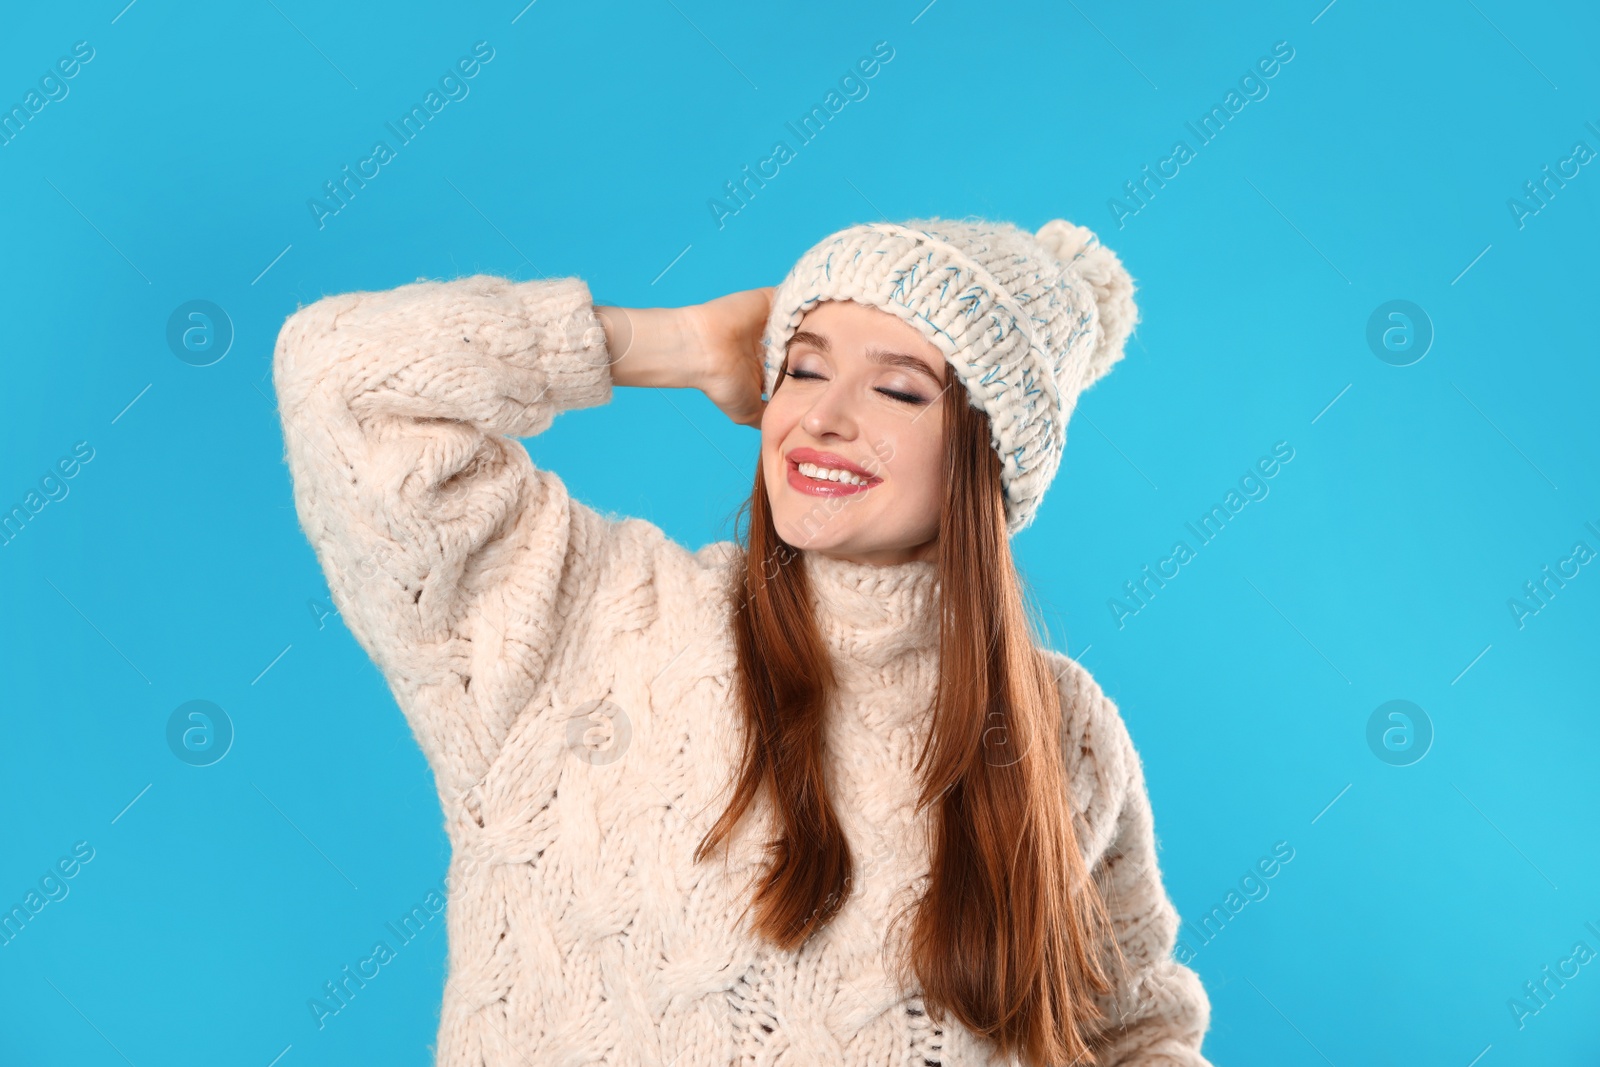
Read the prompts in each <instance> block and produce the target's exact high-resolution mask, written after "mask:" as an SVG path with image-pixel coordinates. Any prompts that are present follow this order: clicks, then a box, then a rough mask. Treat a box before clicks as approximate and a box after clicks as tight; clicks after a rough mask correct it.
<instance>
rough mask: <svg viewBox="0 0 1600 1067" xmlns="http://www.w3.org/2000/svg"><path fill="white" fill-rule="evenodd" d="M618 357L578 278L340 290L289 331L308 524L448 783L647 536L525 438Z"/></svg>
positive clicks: (332, 578) (490, 751) (283, 352)
mask: <svg viewBox="0 0 1600 1067" xmlns="http://www.w3.org/2000/svg"><path fill="white" fill-rule="evenodd" d="M610 363H611V355H610V352H609V350H608V346H607V336H606V330H605V326H604V324H603V323H602V321H601V319H600V318H599V317H597V315H596V313H595V309H594V307H593V305H592V304H591V302H590V294H589V289H588V287H587V285H586V284H585V283H584V282H583V281H582V280H580V279H578V278H555V279H547V280H541V281H531V282H512V281H509V280H507V279H503V278H497V277H493V276H489V275H475V276H473V277H468V278H462V279H459V280H455V281H446V282H439V281H418V282H414V283H411V284H408V285H402V286H400V287H398V288H396V289H391V290H387V291H382V292H353V293H344V294H340V295H337V296H328V297H324V298H323V299H321V300H318V301H317V302H315V303H313V304H311V305H309V306H307V307H304V308H301V309H300V310H298V311H296V312H295V313H294V314H293V315H291V316H289V318H288V320H287V321H286V322H285V323H284V325H283V327H282V329H281V331H280V332H279V335H278V341H277V346H276V350H275V352H274V357H273V376H274V383H275V385H276V388H277V392H278V407H279V411H280V414H281V416H282V420H283V425H284V446H285V450H286V459H287V461H288V465H289V470H290V473H291V476H292V478H293V482H294V498H295V505H296V508H297V511H298V513H299V516H300V521H301V524H302V526H303V527H304V529H305V531H306V534H307V537H308V538H309V539H310V541H311V544H312V546H313V548H314V549H315V551H316V553H317V557H318V559H319V561H320V562H321V564H322V567H323V570H324V573H325V575H326V577H327V580H328V587H329V591H330V593H331V594H332V597H333V601H334V604H335V606H336V607H337V608H338V610H339V612H340V614H341V615H342V616H343V618H344V621H345V624H346V625H347V626H348V627H349V629H350V631H351V633H352V634H353V635H354V636H355V637H356V639H357V641H358V642H359V643H360V644H361V645H362V647H363V648H364V649H365V650H366V651H367V652H368V654H369V655H370V656H371V657H372V658H373V660H374V662H375V663H376V664H377V665H378V666H379V668H380V669H381V670H382V671H383V673H384V675H385V677H386V679H387V680H388V681H389V683H390V686H391V688H392V689H393V691H394V693H395V695H396V698H397V700H398V702H399V703H400V705H401V708H402V710H403V711H404V712H405V714H406V716H407V719H408V721H409V722H410V723H411V726H412V729H413V732H414V734H415V735H416V737H417V741H418V743H419V745H420V746H421V747H422V750H423V752H424V754H425V755H426V756H427V758H428V761H429V763H430V764H431V765H432V766H433V768H434V771H435V774H436V776H437V777H438V778H439V780H440V781H439V785H440V788H441V791H446V790H451V791H454V790H460V789H463V788H466V787H467V786H469V785H470V784H471V783H472V782H474V781H476V780H477V778H478V776H480V775H481V774H482V773H483V771H484V770H485V769H486V767H487V765H488V763H489V761H490V760H492V758H493V756H494V754H495V752H496V751H497V750H498V748H499V745H500V743H501V742H502V741H503V740H504V738H505V735H506V732H507V730H508V729H509V728H510V726H511V723H512V720H513V719H514V718H515V716H516V715H517V714H518V712H519V711H520V710H521V709H522V708H523V707H525V706H526V705H527V703H528V701H529V699H530V698H531V696H532V693H533V690H534V688H535V687H536V685H537V684H538V683H539V681H540V680H541V677H542V674H543V672H544V670H545V668H546V666H547V665H548V660H549V657H550V656H551V654H552V651H553V650H554V649H555V647H556V644H557V638H558V636H559V632H560V629H561V627H562V626H563V625H564V620H566V619H569V618H571V617H572V614H573V613H574V612H575V611H578V610H581V606H582V601H583V599H584V598H585V597H586V596H588V595H590V593H592V590H593V589H594V587H595V584H596V583H595V574H596V572H597V570H598V569H599V568H601V567H602V566H604V565H605V564H606V561H607V559H608V557H615V556H616V555H617V554H619V553H622V552H625V551H627V550H628V548H629V544H630V541H631V540H637V539H636V538H630V537H629V536H628V534H629V533H630V531H628V530H627V529H625V528H624V526H625V523H623V522H617V521H615V520H610V519H604V518H602V517H600V516H599V515H598V514H596V513H595V512H593V511H591V510H590V509H589V508H587V507H585V506H583V505H582V504H580V503H578V502H577V501H574V500H572V499H571V498H570V497H569V496H568V494H567V491H566V488H565V486H564V485H563V484H562V482H561V480H560V479H559V478H558V477H557V476H556V475H554V474H552V473H551V472H549V471H545V470H540V469H537V468H535V467H534V465H533V463H532V461H531V459H530V458H529V456H528V452H527V450H526V449H525V448H524V447H523V446H522V445H521V444H520V443H519V442H518V441H516V440H515V438H517V437H527V436H531V435H534V434H538V433H540V432H542V431H544V430H545V429H546V428H548V427H549V426H550V424H551V422H552V420H553V419H554V418H555V416H556V415H557V414H558V413H559V412H561V411H563V410H567V409H573V408H586V407H593V406H596V405H599V404H604V403H606V402H608V401H609V400H610V399H611V395H612V386H613V381H612V376H611V368H610ZM633 521H634V522H636V523H638V522H639V520H633Z"/></svg>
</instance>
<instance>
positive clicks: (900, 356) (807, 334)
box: [783, 330, 943, 385]
mask: <svg viewBox="0 0 1600 1067" xmlns="http://www.w3.org/2000/svg"><path fill="white" fill-rule="evenodd" d="M797 344H804V345H810V346H811V347H812V348H815V349H816V350H817V351H819V352H821V353H822V354H823V355H825V356H826V355H830V354H831V353H832V346H831V345H830V344H829V343H828V339H827V338H826V337H824V336H822V335H821V334H820V333H813V332H811V331H810V330H796V331H795V333H794V336H792V337H790V338H789V340H788V343H787V344H785V345H784V346H783V350H784V352H785V354H787V353H788V351H789V348H790V347H791V346H793V345H797ZM865 354H866V357H867V360H868V362H871V363H876V364H879V365H880V366H886V367H904V368H906V369H907V370H914V371H921V372H922V373H923V374H925V375H927V376H928V377H929V378H931V379H933V383H934V384H935V385H941V384H943V383H942V382H940V381H939V376H938V375H937V374H935V373H934V372H933V370H932V369H930V368H929V366H928V363H927V361H926V360H924V359H922V358H921V357H918V356H913V355H911V354H910V353H909V352H890V351H887V350H885V349H882V348H877V347H871V348H868V349H867V351H866V353H865Z"/></svg>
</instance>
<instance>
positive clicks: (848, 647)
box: [801, 550, 939, 680]
mask: <svg viewBox="0 0 1600 1067" xmlns="http://www.w3.org/2000/svg"><path fill="white" fill-rule="evenodd" d="M801 556H802V557H803V558H804V560H805V565H806V577H807V579H808V580H809V583H810V587H811V599H812V604H813V607H814V608H815V610H816V612H817V627H818V629H819V630H820V632H821V634H822V638H823V641H824V642H825V643H826V644H827V646H828V649H829V651H830V652H832V653H833V655H834V657H835V664H836V666H837V667H838V668H839V670H838V671H837V672H836V673H841V674H844V675H846V676H850V675H853V674H855V673H857V672H858V669H862V668H864V669H865V670H866V671H867V672H868V673H869V674H870V673H872V672H876V671H878V670H879V669H881V668H883V667H885V666H886V665H888V664H890V663H891V662H892V661H894V660H895V659H897V658H899V657H902V656H906V655H909V654H912V653H931V652H935V651H936V650H937V648H938V644H939V611H938V605H939V600H938V597H939V565H938V564H937V563H936V562H934V561H933V560H915V561H913V562H910V563H891V564H874V563H855V562H851V561H849V560H844V559H838V558H836V557H833V556H826V555H823V554H822V553H820V552H816V551H811V550H803V551H802V552H801ZM842 680H843V679H842Z"/></svg>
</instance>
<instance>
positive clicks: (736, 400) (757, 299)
mask: <svg viewBox="0 0 1600 1067" xmlns="http://www.w3.org/2000/svg"><path fill="white" fill-rule="evenodd" d="M776 291H777V286H775V285H768V286H764V287H762V288H759V289H743V290H740V291H739V292H736V293H729V294H728V295H727V296H719V297H717V298H716V299H715V300H708V301H706V302H705V303H704V304H695V305H693V306H692V307H687V308H684V309H683V310H684V312H685V313H686V314H687V315H688V321H689V322H690V323H691V325H692V334H693V336H694V338H695V342H694V343H695V345H696V347H697V348H698V349H699V351H700V353H701V362H700V368H701V369H700V377H701V380H700V381H699V382H698V383H697V387H698V388H699V389H700V391H701V392H702V393H705V394H706V396H707V397H708V398H710V400H711V402H712V403H713V404H715V405H717V407H718V408H720V409H722V412H723V414H725V415H727V416H728V418H730V419H732V420H733V421H734V422H736V423H738V424H739V425H741V426H756V427H759V426H760V425H761V415H762V412H763V411H765V410H766V403H765V402H764V401H763V400H762V399H761V387H762V385H763V384H764V382H765V376H764V372H763V368H762V363H761V356H762V352H761V334H762V332H763V331H764V330H765V329H766V325H767V316H768V315H769V314H770V313H771V311H772V295H773V293H774V292H776Z"/></svg>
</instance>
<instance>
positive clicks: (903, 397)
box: [787, 370, 927, 404]
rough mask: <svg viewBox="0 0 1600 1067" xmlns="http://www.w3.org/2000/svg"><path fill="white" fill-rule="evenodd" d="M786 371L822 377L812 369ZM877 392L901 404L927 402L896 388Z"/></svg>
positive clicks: (802, 376) (809, 376) (793, 375)
mask: <svg viewBox="0 0 1600 1067" xmlns="http://www.w3.org/2000/svg"><path fill="white" fill-rule="evenodd" d="M787 373H788V375H789V377H791V378H816V379H821V378H822V375H820V374H817V373H815V372H813V371H808V370H792V371H789V372H787ZM878 392H880V393H882V394H883V395H884V396H889V397H893V398H894V399H896V400H898V401H900V402H901V403H903V404H926V403H927V401H926V400H924V399H923V398H922V397H920V396H917V395H915V394H914V393H902V392H900V391H899V390H896V389H879V390H878Z"/></svg>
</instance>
